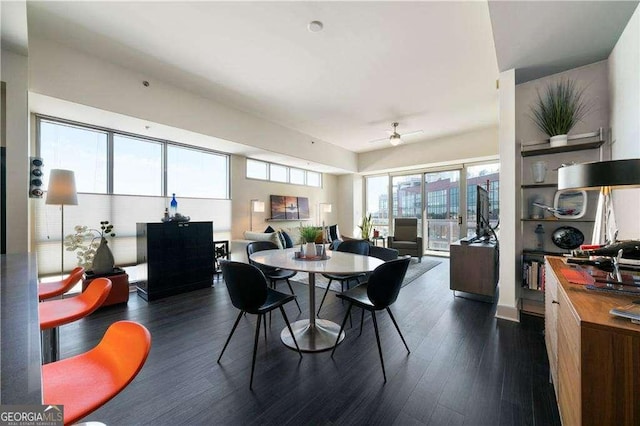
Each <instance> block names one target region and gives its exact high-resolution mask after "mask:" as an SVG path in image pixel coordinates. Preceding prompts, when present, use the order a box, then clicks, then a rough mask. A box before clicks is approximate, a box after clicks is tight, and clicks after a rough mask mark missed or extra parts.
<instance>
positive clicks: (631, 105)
mask: <svg viewBox="0 0 640 426" xmlns="http://www.w3.org/2000/svg"><path fill="white" fill-rule="evenodd" d="M609 90H610V97H611V137H612V141H613V147H612V159H614V160H618V159H625V158H640V7H639V8H636V11H635V13H634V14H633V16H632V17H631V19H630V20H629V23H628V24H627V27H626V28H625V30H624V32H623V33H622V35H621V36H620V39H619V40H618V42H617V43H616V46H615V47H614V49H613V51H612V52H611V55H610V56H609ZM613 202H614V209H615V213H616V222H617V224H618V228H619V234H618V238H619V239H640V220H638V212H640V189H621V190H616V191H614V192H613Z"/></svg>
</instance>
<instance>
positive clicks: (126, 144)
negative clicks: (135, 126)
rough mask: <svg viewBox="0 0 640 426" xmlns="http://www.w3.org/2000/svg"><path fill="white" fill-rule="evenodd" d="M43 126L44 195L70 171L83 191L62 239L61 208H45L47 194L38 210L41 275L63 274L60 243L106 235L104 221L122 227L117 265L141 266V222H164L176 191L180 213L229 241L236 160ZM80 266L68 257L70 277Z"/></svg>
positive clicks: (44, 121)
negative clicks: (83, 233) (88, 232)
mask: <svg viewBox="0 0 640 426" xmlns="http://www.w3.org/2000/svg"><path fill="white" fill-rule="evenodd" d="M36 122H37V150H38V154H39V156H40V157H42V159H43V162H44V169H43V170H44V175H43V177H42V180H43V188H45V189H46V188H47V184H48V177H49V172H50V170H51V169H67V170H73V171H74V174H75V181H76V188H77V192H78V205H77V206H67V207H65V210H64V213H65V216H64V224H63V225H64V230H63V231H62V235H61V225H62V224H61V219H62V215H61V212H60V207H59V206H54V205H46V204H45V203H44V201H45V199H46V195H45V197H43V199H41V200H36V201H35V202H34V204H33V206H34V209H33V210H34V218H35V233H34V245H35V250H36V252H37V253H38V270H39V273H40V274H41V275H46V274H55V273H58V274H59V273H60V272H61V271H60V269H61V259H60V256H61V244H62V243H61V239H63V238H64V237H65V236H67V235H70V234H73V233H74V227H75V226H76V225H79V226H88V227H90V228H100V222H101V221H104V220H108V221H109V222H111V223H112V224H113V225H114V226H115V228H114V230H115V234H116V236H115V238H114V239H113V240H112V241H110V242H109V245H110V247H111V249H112V251H113V254H114V257H115V260H116V264H117V265H118V266H126V265H132V264H135V263H136V223H137V222H157V221H159V220H160V219H161V218H162V216H163V212H164V210H165V208H166V207H168V202H169V199H170V197H171V194H172V193H174V192H175V193H176V197H177V198H178V212H179V213H182V214H183V215H187V216H190V217H191V219H192V220H204V221H213V223H214V224H213V227H214V235H216V237H217V238H218V239H228V238H229V233H230V230H231V202H230V200H229V155H227V154H224V153H220V152H216V151H212V150H207V149H202V148H196V147H192V146H186V145H182V144H177V143H174V142H171V141H167V140H158V139H152V138H147V137H144V136H140V135H132V134H125V133H123V132H119V131H116V130H112V129H105V128H100V127H96V126H90V125H85V124H80V123H71V122H68V121H64V120H58V119H53V118H48V117H46V118H45V117H37V120H36ZM77 262H78V259H77V258H76V254H75V253H74V252H73V251H64V267H63V269H64V270H65V271H69V270H71V269H72V268H73V267H75V266H76V264H77Z"/></svg>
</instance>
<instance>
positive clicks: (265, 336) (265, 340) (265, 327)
mask: <svg viewBox="0 0 640 426" xmlns="http://www.w3.org/2000/svg"><path fill="white" fill-rule="evenodd" d="M262 324H263V325H264V343H267V320H266V318H265V320H264V322H263V323H262ZM269 325H271V317H269Z"/></svg>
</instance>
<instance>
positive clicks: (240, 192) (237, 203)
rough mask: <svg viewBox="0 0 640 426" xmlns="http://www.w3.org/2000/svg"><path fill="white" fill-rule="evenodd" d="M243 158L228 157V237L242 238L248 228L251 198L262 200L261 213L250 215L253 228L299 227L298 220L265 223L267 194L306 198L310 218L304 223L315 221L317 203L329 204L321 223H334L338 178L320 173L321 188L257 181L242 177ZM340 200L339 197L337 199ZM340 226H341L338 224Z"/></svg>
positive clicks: (336, 214) (339, 206)
mask: <svg viewBox="0 0 640 426" xmlns="http://www.w3.org/2000/svg"><path fill="white" fill-rule="evenodd" d="M246 164H247V162H246V157H243V156H241V155H232V156H231V199H232V201H231V214H232V221H231V238H232V239H243V233H244V231H247V230H249V203H250V201H251V200H253V199H257V200H260V201H263V202H264V203H265V212H264V213H254V214H253V230H254V231H255V232H262V231H263V230H264V229H265V228H266V227H267V226H269V225H271V227H272V228H274V229H278V228H286V227H293V226H299V225H300V221H299V220H293V221H287V222H280V221H278V222H265V219H267V218H269V217H271V212H270V197H269V196H270V195H290V196H295V197H307V198H309V210H310V216H311V220H310V221H304V223H306V224H317V223H318V219H317V217H318V204H319V203H331V205H332V210H331V213H323V214H322V220H324V222H325V224H327V225H330V224H334V223H336V221H337V219H338V215H339V213H338V212H339V211H340V208H341V205H340V204H339V200H338V178H337V177H336V176H333V175H329V174H326V173H324V174H323V175H322V188H314V187H311V186H303V185H291V184H286V183H278V182H268V181H260V180H256V179H247V178H246ZM340 202H342V199H340ZM340 227H342V226H341V225H340Z"/></svg>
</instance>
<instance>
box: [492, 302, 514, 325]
mask: <svg viewBox="0 0 640 426" xmlns="http://www.w3.org/2000/svg"><path fill="white" fill-rule="evenodd" d="M496 318H500V319H505V320H508V321H513V322H520V310H519V309H518V308H516V307H513V306H504V305H498V307H497V309H496Z"/></svg>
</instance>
